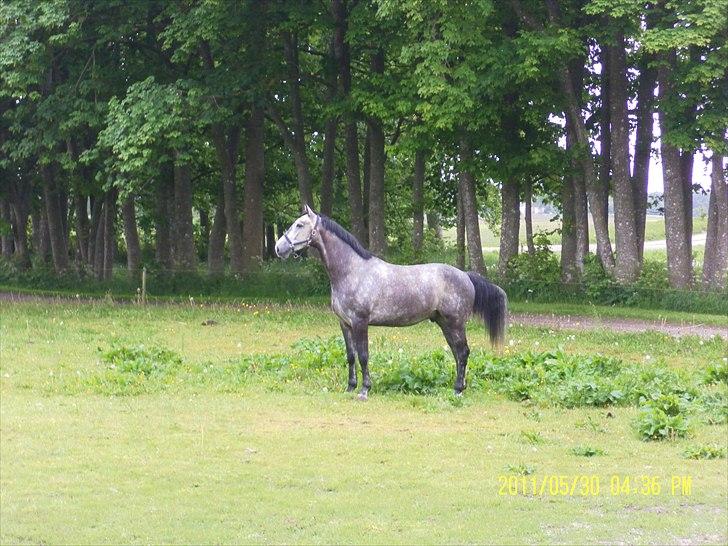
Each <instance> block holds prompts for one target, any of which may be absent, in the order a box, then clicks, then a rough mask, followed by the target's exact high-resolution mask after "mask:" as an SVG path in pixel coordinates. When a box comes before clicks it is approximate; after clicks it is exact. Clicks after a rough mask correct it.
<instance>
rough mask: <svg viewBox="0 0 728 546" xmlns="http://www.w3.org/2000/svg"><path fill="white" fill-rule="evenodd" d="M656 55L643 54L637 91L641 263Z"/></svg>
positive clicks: (636, 185) (635, 177)
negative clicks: (654, 58) (652, 66)
mask: <svg viewBox="0 0 728 546" xmlns="http://www.w3.org/2000/svg"><path fill="white" fill-rule="evenodd" d="M651 62H653V56H652V55H648V54H646V53H643V57H642V59H641V62H640V66H639V71H640V75H639V83H638V88H637V128H636V135H635V149H634V161H633V164H632V165H633V167H632V178H633V182H632V184H633V187H634V189H635V191H634V198H635V212H636V214H637V219H636V225H637V249H638V251H639V256H640V261H642V256H643V254H644V247H645V222H646V220H647V184H648V182H649V174H650V153H651V151H652V132H653V126H654V118H653V117H652V110H653V106H654V102H655V83H656V77H657V76H656V72H655V70H654V68H651V67H650V63H651Z"/></svg>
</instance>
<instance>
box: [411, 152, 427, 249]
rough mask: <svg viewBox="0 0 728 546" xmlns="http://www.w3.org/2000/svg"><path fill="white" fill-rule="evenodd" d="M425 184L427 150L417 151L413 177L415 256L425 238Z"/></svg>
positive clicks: (413, 240) (413, 246)
mask: <svg viewBox="0 0 728 546" xmlns="http://www.w3.org/2000/svg"><path fill="white" fill-rule="evenodd" d="M424 186H425V151H424V150H417V152H415V173H414V177H413V178H412V249H413V250H414V253H415V256H417V257H419V256H420V253H421V252H422V241H423V238H424V223H425V217H424V210H425V208H424V205H425V202H424Z"/></svg>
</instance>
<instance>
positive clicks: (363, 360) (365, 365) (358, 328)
mask: <svg viewBox="0 0 728 546" xmlns="http://www.w3.org/2000/svg"><path fill="white" fill-rule="evenodd" d="M351 330H352V334H353V336H352V337H353V339H354V348H355V349H356V355H357V357H358V358H359V365H360V366H361V380H362V388H361V391H359V400H366V399H367V398H368V396H369V389H370V388H371V386H372V380H371V379H370V378H369V331H368V325H367V324H366V323H361V324H355V325H352V329H351Z"/></svg>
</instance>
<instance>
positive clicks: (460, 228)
mask: <svg viewBox="0 0 728 546" xmlns="http://www.w3.org/2000/svg"><path fill="white" fill-rule="evenodd" d="M456 199H457V220H456V224H455V225H456V230H457V236H456V247H457V258H456V260H457V263H456V264H455V265H456V266H457V268H458V269H462V270H463V271H465V209H464V208H463V196H462V193H461V192H460V190H459V189H458V192H457V196H456Z"/></svg>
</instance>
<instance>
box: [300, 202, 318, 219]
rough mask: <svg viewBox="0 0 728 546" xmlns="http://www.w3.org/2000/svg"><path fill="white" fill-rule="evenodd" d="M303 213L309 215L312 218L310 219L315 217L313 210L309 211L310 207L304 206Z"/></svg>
mask: <svg viewBox="0 0 728 546" xmlns="http://www.w3.org/2000/svg"><path fill="white" fill-rule="evenodd" d="M303 211H304V212H305V213H306V214H308V215H309V216H310V217H312V218H313V217H314V216H316V213H315V212H314V211H313V209H311V207H309V206H308V205H305V207H304V209H303Z"/></svg>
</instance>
